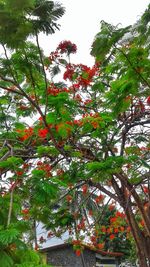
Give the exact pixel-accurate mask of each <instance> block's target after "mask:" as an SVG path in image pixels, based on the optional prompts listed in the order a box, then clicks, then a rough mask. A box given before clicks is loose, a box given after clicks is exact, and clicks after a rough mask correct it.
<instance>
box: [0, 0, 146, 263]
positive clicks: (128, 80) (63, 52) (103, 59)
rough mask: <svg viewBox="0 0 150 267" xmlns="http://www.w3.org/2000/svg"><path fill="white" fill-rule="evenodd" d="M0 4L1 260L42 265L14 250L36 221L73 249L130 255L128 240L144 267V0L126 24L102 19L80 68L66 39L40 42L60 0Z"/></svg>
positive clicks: (28, 240)
mask: <svg viewBox="0 0 150 267" xmlns="http://www.w3.org/2000/svg"><path fill="white" fill-rule="evenodd" d="M17 2H18V5H16V3H17ZM20 3H21V4H20ZM0 5H1V13H2V16H0V25H1V26H0V42H1V45H2V47H3V51H4V52H3V54H2V55H1V58H0V89H1V91H0V123H1V130H0V173H1V195H0V202H1V206H2V207H3V208H2V209H1V211H0V213H1V214H0V225H1V231H0V255H1V257H0V263H1V265H4V263H3V261H4V260H5V266H8V267H9V266H10V267H11V266H20V267H21V266H27V265H28V266H31V267H32V266H41V267H42V266H44V265H39V264H40V258H39V256H37V255H36V254H35V253H34V252H33V251H32V250H29V249H27V250H25V252H26V251H27V255H28V256H27V258H28V257H29V258H28V259H27V264H26V263H25V264H26V265H24V263H23V261H22V259H23V257H26V255H24V256H21V258H20V257H19V256H18V255H22V254H21V253H23V251H24V248H25V247H26V248H28V247H30V248H31V247H32V246H33V242H34V244H35V249H36V250H37V249H38V247H39V245H40V243H42V242H43V241H44V240H43V238H42V237H41V238H40V240H37V235H36V222H42V223H43V224H44V225H45V227H46V229H47V230H48V238H50V237H51V236H52V235H57V236H59V235H61V234H62V233H63V231H66V230H69V233H70V236H71V237H72V238H73V241H72V242H73V244H74V249H75V250H76V251H78V252H77V254H78V255H79V254H80V253H79V251H82V249H83V242H89V243H90V244H91V245H94V246H95V247H97V248H99V249H105V250H109V251H114V250H115V251H116V250H117V251H119V249H122V251H123V252H124V253H125V255H128V256H129V250H128V251H126V249H127V244H128V245H129V248H130V246H132V243H133V241H134V244H135V246H136V252H137V256H138V258H139V263H140V266H141V267H148V266H149V264H150V256H149V255H150V251H149V250H150V184H149V177H150V166H149V154H150V139H149V136H150V132H149V123H150V78H149V73H150V62H149V48H150V43H149V21H150V15H149V14H150V12H149V11H150V10H149V9H150V6H149V7H148V9H147V10H146V11H145V13H144V14H143V16H142V17H141V19H140V20H139V21H138V22H137V23H136V24H134V25H133V26H129V27H126V28H120V27H115V26H112V25H110V24H108V23H106V22H104V21H102V22H101V25H100V32H99V33H98V34H97V35H96V37H95V39H94V42H93V44H92V48H91V54H92V55H93V56H94V57H95V65H94V66H92V67H88V66H85V65H83V64H73V63H72V62H71V54H72V53H76V52H77V46H76V44H74V43H72V42H71V41H62V42H61V43H60V44H59V45H58V47H57V48H56V51H53V52H51V53H50V55H49V57H46V56H45V55H44V52H43V51H42V49H41V48H40V45H39V37H38V34H39V32H41V31H43V32H45V33H47V34H49V33H53V32H54V31H55V29H57V28H58V24H57V22H56V21H57V19H58V18H59V17H61V15H62V14H63V13H64V9H63V8H62V6H61V5H60V4H57V3H56V4H55V3H53V2H52V1H42V2H41V1H31V0H30V1H23V0H22V1H16V0H15V1H9V0H7V1H0ZM20 21H21V23H20ZM4 25H5V27H2V26H4ZM10 25H13V27H10ZM25 29H26V30H25ZM7 32H8V34H7ZM30 35H33V36H35V37H36V44H35V43H32V42H31V41H29V39H28V38H27V37H29V36H30ZM9 48H11V50H10V49H9ZM57 74H62V79H60V78H57ZM58 77H59V76H58ZM74 238H75V240H74ZM119 244H121V245H122V248H121V246H120V245H119ZM31 254H32V255H33V257H31V256H32V255H31ZM34 257H37V260H36V259H35V260H33V261H34V263H33V264H32V262H31V263H30V265H29V262H30V260H29V259H30V258H34Z"/></svg>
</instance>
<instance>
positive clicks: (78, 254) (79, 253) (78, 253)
mask: <svg viewBox="0 0 150 267" xmlns="http://www.w3.org/2000/svg"><path fill="white" fill-rule="evenodd" d="M80 255H81V250H80V249H77V250H76V256H78V257H79V256H80Z"/></svg>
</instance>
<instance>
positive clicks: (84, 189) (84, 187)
mask: <svg viewBox="0 0 150 267" xmlns="http://www.w3.org/2000/svg"><path fill="white" fill-rule="evenodd" d="M87 191H88V186H87V185H86V184H84V185H83V186H82V192H83V195H86V194H87Z"/></svg>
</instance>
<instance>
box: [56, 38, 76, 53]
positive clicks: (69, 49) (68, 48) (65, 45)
mask: <svg viewBox="0 0 150 267" xmlns="http://www.w3.org/2000/svg"><path fill="white" fill-rule="evenodd" d="M57 50H60V53H61V54H63V53H67V54H68V55H69V54H71V53H73V54H74V53H76V51H77V46H76V45H75V44H73V43H71V42H70V41H63V42H61V43H60V44H59V45H58V47H57Z"/></svg>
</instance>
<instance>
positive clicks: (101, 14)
mask: <svg viewBox="0 0 150 267" xmlns="http://www.w3.org/2000/svg"><path fill="white" fill-rule="evenodd" d="M54 1H55V0H54ZM58 2H60V3H62V5H63V6H64V7H65V8H66V13H65V15H64V16H63V17H62V18H61V19H60V20H59V24H60V25H61V28H60V31H57V32H56V33H55V34H53V35H50V36H49V37H44V36H43V35H42V38H41V39H40V44H41V46H42V47H43V48H44V50H45V53H46V54H49V53H50V52H51V51H52V50H55V48H56V46H57V45H58V44H59V43H60V42H61V41H63V40H70V41H71V42H73V43H75V44H76V45H77V47H78V53H77V55H73V56H72V59H73V61H74V62H76V63H83V64H87V65H91V64H92V63H93V62H94V61H93V58H92V57H91V56H90V47H91V44H92V41H93V39H94V36H95V35H96V34H97V33H98V32H99V29H100V27H99V26H100V21H101V20H105V21H106V22H108V23H111V24H113V25H117V24H118V23H121V24H122V26H127V25H131V24H133V23H135V22H136V21H137V20H138V19H139V17H140V16H141V15H142V14H143V12H144V11H145V9H146V8H147V6H148V4H149V3H150V1H149V0H92V1H91V0H58Z"/></svg>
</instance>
